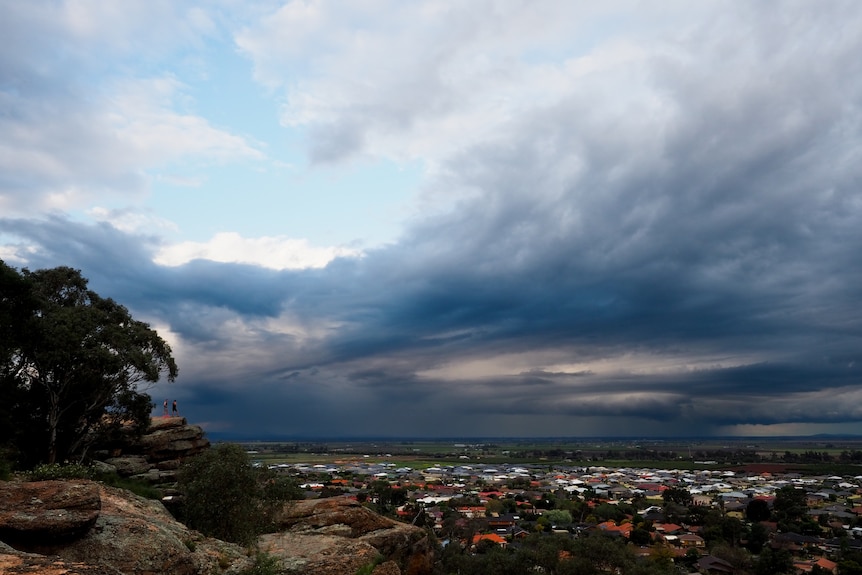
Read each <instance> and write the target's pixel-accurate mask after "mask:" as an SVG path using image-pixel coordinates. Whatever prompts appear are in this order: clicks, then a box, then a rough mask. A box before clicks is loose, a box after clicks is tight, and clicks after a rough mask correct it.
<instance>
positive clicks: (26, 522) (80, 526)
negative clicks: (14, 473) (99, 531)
mask: <svg viewBox="0 0 862 575" xmlns="http://www.w3.org/2000/svg"><path fill="white" fill-rule="evenodd" d="M100 509H101V499H100V497H99V486H98V484H97V483H94V482H92V481H83V480H81V481H34V482H32V483H27V482H19V481H14V482H0V539H2V540H4V541H8V542H18V543H22V544H28V543H30V542H34V541H68V540H71V539H74V538H76V537H80V536H82V535H83V534H84V533H86V532H87V531H88V530H89V529H90V527H92V526H93V524H94V523H95V522H96V520H97V518H98V517H99V512H100Z"/></svg>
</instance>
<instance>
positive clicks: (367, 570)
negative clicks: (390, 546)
mask: <svg viewBox="0 0 862 575" xmlns="http://www.w3.org/2000/svg"><path fill="white" fill-rule="evenodd" d="M381 563H383V556H382V555H378V556H377V557H375V558H374V561H372V562H371V563H368V564H366V565H363V566H362V567H360V568H359V569H357V570H356V575H371V573H372V572H373V571H374V568H375V567H377V566H378V565H380V564H381Z"/></svg>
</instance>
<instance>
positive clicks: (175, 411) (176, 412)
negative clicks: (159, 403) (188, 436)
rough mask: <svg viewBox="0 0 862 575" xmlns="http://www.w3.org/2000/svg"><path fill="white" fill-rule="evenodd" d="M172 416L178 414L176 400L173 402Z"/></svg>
mask: <svg viewBox="0 0 862 575" xmlns="http://www.w3.org/2000/svg"><path fill="white" fill-rule="evenodd" d="M165 404H167V400H166V401H165ZM165 409H167V407H165ZM173 414H174V415H175V416H176V415H179V414H180V412H179V411H177V400H176V399H175V400H174V406H173Z"/></svg>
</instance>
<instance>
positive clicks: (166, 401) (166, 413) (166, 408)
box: [164, 399, 168, 417]
mask: <svg viewBox="0 0 862 575" xmlns="http://www.w3.org/2000/svg"><path fill="white" fill-rule="evenodd" d="M164 416H165V417H167V416H168V400H167V399H166V400H165V413H164Z"/></svg>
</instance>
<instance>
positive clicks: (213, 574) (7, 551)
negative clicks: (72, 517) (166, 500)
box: [0, 481, 252, 575]
mask: <svg viewBox="0 0 862 575" xmlns="http://www.w3.org/2000/svg"><path fill="white" fill-rule="evenodd" d="M45 483H51V484H54V485H52V486H50V487H51V489H50V490H49V489H47V488H46V487H44V486H43V487H42V491H38V492H37V491H35V490H34V488H33V487H31V486H39V484H45ZM81 484H83V485H86V486H87V487H88V493H89V494H90V495H93V494H95V497H96V500H97V502H98V503H99V508H100V511H98V513H97V517H96V518H95V521H94V522H92V523H91V525H92V526H91V527H89V530H87V531H86V532H84V533H76V536H77V538H72V539H70V538H68V537H66V538H64V539H62V540H61V539H59V538H57V537H51V538H43V537H29V538H22V537H18V536H16V537H4V538H3V539H4V541H5V542H6V543H8V544H9V545H10V546H12V547H14V549H11V548H9V547H8V546H3V547H2V548H0V573H3V574H4V575H5V574H6V573H16V574H17V573H44V574H51V573H57V575H59V574H60V573H63V574H68V575H77V574H78V573H81V574H87V575H117V574H122V575H155V574H161V573H171V574H176V575H217V574H218V575H230V574H233V573H238V572H239V571H241V570H242V569H245V568H247V567H249V566H251V564H252V559H250V558H249V557H248V555H247V553H246V550H245V549H244V548H242V547H240V546H238V545H234V544H232V543H226V542H224V541H219V540H217V539H211V538H208V537H204V536H203V535H201V534H200V533H198V532H196V531H192V530H190V529H188V528H187V527H186V526H185V525H183V524H182V523H179V522H178V521H176V520H175V519H174V518H173V516H171V514H170V513H168V511H167V510H166V509H165V507H164V506H163V505H162V504H161V502H159V501H153V500H149V499H144V498H142V497H138V496H137V495H134V494H133V493H131V492H129V491H126V490H123V489H117V488H113V487H107V486H105V485H101V484H97V483H92V482H76V481H53V482H39V483H9V484H3V483H0V489H3V488H5V492H3V493H2V494H0V500H2V501H7V500H8V501H10V502H16V503H13V504H12V506H13V507H14V506H18V505H23V504H25V503H26V502H27V501H30V500H33V499H34V498H35V499H38V498H39V497H37V496H36V495H34V494H44V495H45V499H48V500H49V501H55V500H57V501H69V500H73V499H74V498H73V497H72V495H73V494H76V493H79V492H80V488H79V487H80V485H81ZM93 488H95V492H93V491H92V489H93ZM51 493H57V494H59V495H54V496H52V497H47V495H49V494H51ZM28 498H29V499H28ZM34 515H35V514H34ZM64 569H65V571H64Z"/></svg>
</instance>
